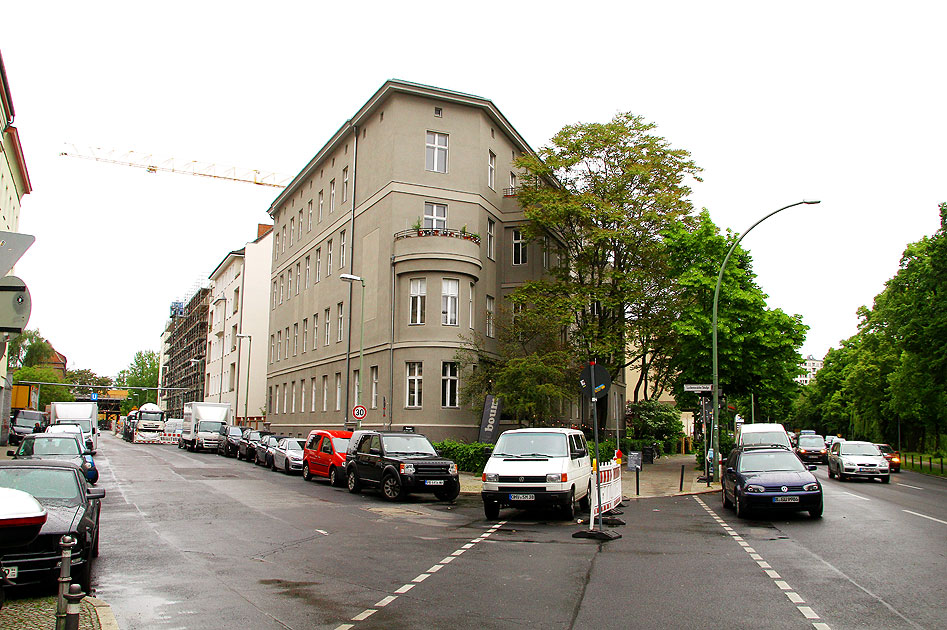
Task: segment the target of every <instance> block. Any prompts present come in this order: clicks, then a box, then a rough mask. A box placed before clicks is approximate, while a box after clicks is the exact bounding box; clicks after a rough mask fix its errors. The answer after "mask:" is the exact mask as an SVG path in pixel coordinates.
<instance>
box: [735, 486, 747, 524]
mask: <svg viewBox="0 0 947 630" xmlns="http://www.w3.org/2000/svg"><path fill="white" fill-rule="evenodd" d="M733 509H734V511H735V512H736V514H737V518H746V504H745V503H744V502H743V501H741V500H740V493H739V492H736V491H734V493H733Z"/></svg>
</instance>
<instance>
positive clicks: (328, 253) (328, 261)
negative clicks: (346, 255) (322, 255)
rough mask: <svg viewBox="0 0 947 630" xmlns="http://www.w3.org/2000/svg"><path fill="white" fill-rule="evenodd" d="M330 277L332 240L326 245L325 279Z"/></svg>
mask: <svg viewBox="0 0 947 630" xmlns="http://www.w3.org/2000/svg"><path fill="white" fill-rule="evenodd" d="M331 275H332V239H331V238H330V239H329V242H328V243H326V278H328V277H329V276H331Z"/></svg>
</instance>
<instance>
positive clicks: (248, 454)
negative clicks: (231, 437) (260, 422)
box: [237, 429, 271, 462]
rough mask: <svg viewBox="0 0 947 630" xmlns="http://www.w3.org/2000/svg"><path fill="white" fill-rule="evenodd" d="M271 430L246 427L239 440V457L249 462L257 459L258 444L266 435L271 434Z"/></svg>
mask: <svg viewBox="0 0 947 630" xmlns="http://www.w3.org/2000/svg"><path fill="white" fill-rule="evenodd" d="M270 433H271V432H270V431H257V430H256V429H246V430H244V432H243V435H242V436H241V437H240V441H239V442H237V459H243V460H246V461H248V462H255V461H256V445H257V444H259V443H260V440H262V439H263V438H264V437H265V436H267V435H270Z"/></svg>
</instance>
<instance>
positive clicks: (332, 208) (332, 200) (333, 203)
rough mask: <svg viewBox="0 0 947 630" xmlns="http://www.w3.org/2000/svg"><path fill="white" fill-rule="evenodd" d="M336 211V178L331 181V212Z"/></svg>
mask: <svg viewBox="0 0 947 630" xmlns="http://www.w3.org/2000/svg"><path fill="white" fill-rule="evenodd" d="M334 211H335V180H334V179H333V180H332V181H330V182H329V214H332V213H333V212H334Z"/></svg>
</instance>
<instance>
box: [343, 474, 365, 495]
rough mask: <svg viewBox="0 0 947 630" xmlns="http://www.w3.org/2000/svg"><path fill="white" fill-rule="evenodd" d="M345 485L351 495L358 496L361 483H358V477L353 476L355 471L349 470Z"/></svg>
mask: <svg viewBox="0 0 947 630" xmlns="http://www.w3.org/2000/svg"><path fill="white" fill-rule="evenodd" d="M346 484H347V485H348V487H349V492H351V493H352V494H358V493H359V491H360V490H361V489H362V482H361V481H359V479H358V475H357V474H355V469H351V470H349V472H348V475H346Z"/></svg>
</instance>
